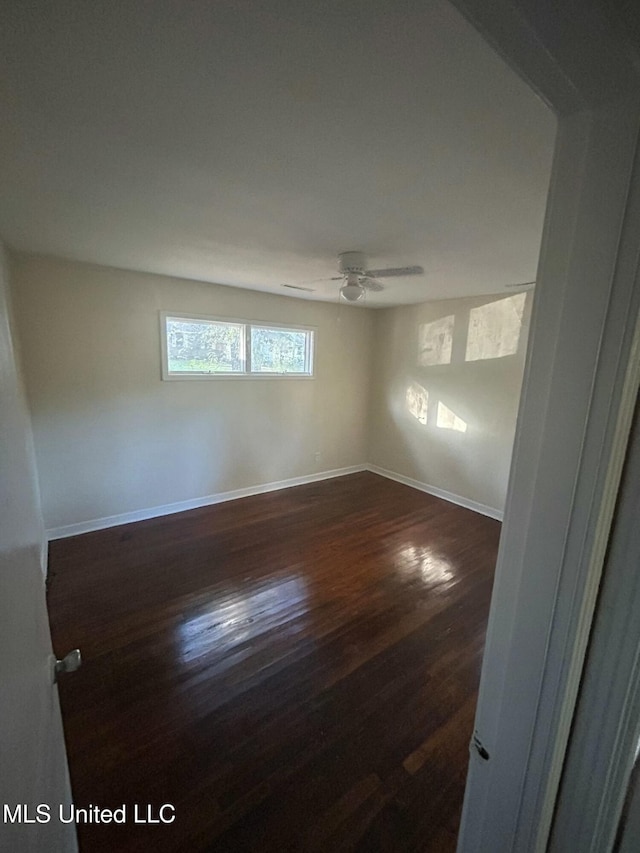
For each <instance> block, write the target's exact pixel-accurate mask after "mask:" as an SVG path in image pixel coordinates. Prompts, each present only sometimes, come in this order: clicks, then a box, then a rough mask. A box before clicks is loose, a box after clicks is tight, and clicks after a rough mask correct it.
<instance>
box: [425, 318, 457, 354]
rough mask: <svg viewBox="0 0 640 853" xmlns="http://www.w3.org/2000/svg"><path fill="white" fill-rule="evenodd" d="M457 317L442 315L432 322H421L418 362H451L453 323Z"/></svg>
mask: <svg viewBox="0 0 640 853" xmlns="http://www.w3.org/2000/svg"><path fill="white" fill-rule="evenodd" d="M454 320H455V317H454V315H453V314H451V315H450V316H449V317H441V318H440V319H439V320H434V321H433V322H431V323H421V324H420V327H419V329H418V364H419V365H420V366H421V367H429V366H430V365H433V364H451V348H452V344H453V324H454Z"/></svg>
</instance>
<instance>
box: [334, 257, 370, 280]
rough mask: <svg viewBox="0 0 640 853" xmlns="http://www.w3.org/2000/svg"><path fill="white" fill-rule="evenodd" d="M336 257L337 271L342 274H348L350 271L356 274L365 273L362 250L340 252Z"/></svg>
mask: <svg viewBox="0 0 640 853" xmlns="http://www.w3.org/2000/svg"><path fill="white" fill-rule="evenodd" d="M338 258H339V259H340V262H339V271H340V272H341V273H344V275H349V273H350V272H351V273H357V274H358V275H364V274H365V269H366V267H365V258H364V252H341V253H340V254H339V255H338Z"/></svg>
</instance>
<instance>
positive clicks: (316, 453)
mask: <svg viewBox="0 0 640 853" xmlns="http://www.w3.org/2000/svg"><path fill="white" fill-rule="evenodd" d="M321 457H322V453H320V451H319V450H316V452H315V453H314V454H313V458H314V459H315V460H316V462H319V461H320V459H321Z"/></svg>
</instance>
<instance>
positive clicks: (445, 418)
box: [436, 400, 467, 432]
mask: <svg viewBox="0 0 640 853" xmlns="http://www.w3.org/2000/svg"><path fill="white" fill-rule="evenodd" d="M436 426H439V427H440V429H454V430H456V432H466V431H467V422H466V421H463V420H462V418H459V417H458V416H457V415H456V414H455V412H452V411H451V409H450V408H449V407H448V406H445V404H444V403H441V402H440V401H439V400H438V414H437V417H436Z"/></svg>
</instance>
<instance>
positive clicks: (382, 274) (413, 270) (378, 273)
mask: <svg viewBox="0 0 640 853" xmlns="http://www.w3.org/2000/svg"><path fill="white" fill-rule="evenodd" d="M423 273H424V268H423V267H390V268H389V269H386V270H367V271H366V272H365V275H366V276H367V278H369V277H370V278H392V277H396V276H401V275H422V274H423Z"/></svg>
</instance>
